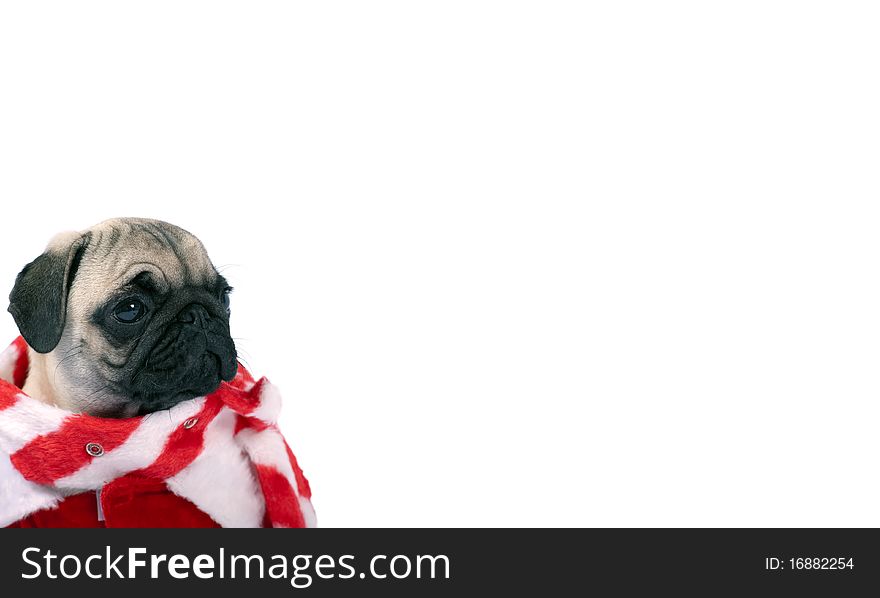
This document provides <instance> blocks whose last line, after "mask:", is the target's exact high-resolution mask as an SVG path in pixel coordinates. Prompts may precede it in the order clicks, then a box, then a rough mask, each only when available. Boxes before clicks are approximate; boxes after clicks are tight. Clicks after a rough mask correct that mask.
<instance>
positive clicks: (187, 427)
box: [183, 417, 199, 430]
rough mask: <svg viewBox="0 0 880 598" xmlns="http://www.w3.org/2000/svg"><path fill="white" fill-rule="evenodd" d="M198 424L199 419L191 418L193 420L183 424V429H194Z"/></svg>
mask: <svg viewBox="0 0 880 598" xmlns="http://www.w3.org/2000/svg"><path fill="white" fill-rule="evenodd" d="M197 423H199V418H197V417H191V418H189V419H188V420H186V421H185V422H183V427H184V428H186V429H187V430H189V429H190V428H192V427H193V426H194V425H196V424H197Z"/></svg>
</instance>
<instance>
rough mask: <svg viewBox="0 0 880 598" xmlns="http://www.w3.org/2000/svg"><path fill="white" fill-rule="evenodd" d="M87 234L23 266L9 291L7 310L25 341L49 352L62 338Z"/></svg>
mask: <svg viewBox="0 0 880 598" xmlns="http://www.w3.org/2000/svg"><path fill="white" fill-rule="evenodd" d="M87 244H88V235H84V236H82V237H79V238H78V239H76V240H75V241H74V242H73V243H72V244H71V245H70V246H69V247H68V248H66V249H51V250H48V251H46V253H44V254H43V255H41V256H40V257H38V258H37V259H35V260H34V261H32V262H31V263H30V264H28V265H27V266H25V267H24V270H22V271H21V272H19V273H18V277H17V278H16V279H15V286H14V287H12V292H11V293H10V294H9V313H11V314H12V317H13V318H15V323H16V324H17V325H18V330H19V332H21V335H22V336H23V337H24V340H26V341H27V344H28V345H30V346H31V348H33V350H34V351H36V352H37V353H48V352H50V351H51V350H52V349H54V348H55V346H56V345H57V344H58V341H60V340H61V332H62V331H63V330H64V320H65V318H66V316H67V293H68V291H69V290H70V284H71V283H72V282H73V277H74V276H75V275H76V270H77V268H79V262H80V260H81V259H82V254H83V251H84V250H85V248H86V245H87Z"/></svg>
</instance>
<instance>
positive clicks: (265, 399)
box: [248, 380, 281, 425]
mask: <svg viewBox="0 0 880 598" xmlns="http://www.w3.org/2000/svg"><path fill="white" fill-rule="evenodd" d="M280 412H281V392H280V391H279V390H278V387H277V386H275V385H274V384H272V383H271V382H269V381H268V380H266V381H265V382H264V383H263V387H262V388H261V389H260V404H259V405H258V406H257V408H256V409H254V410H253V411H251V412H250V413H248V417H255V418H257V419H258V420H260V421H261V422H264V423H267V424H269V425H272V424H274V423H275V422H276V421H278V414H279V413H280Z"/></svg>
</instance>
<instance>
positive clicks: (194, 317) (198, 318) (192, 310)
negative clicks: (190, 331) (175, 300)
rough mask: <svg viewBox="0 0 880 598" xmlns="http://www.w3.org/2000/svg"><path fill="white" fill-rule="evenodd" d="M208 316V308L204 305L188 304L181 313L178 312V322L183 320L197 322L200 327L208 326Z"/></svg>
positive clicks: (188, 322)
mask: <svg viewBox="0 0 880 598" xmlns="http://www.w3.org/2000/svg"><path fill="white" fill-rule="evenodd" d="M208 318H209V316H208V310H207V309H205V306H204V305H199V304H198V303H193V304H191V305H187V306H186V307H185V308H183V310H182V311H181V312H180V313H179V314H177V321H178V322H183V323H184V324H197V325H198V326H199V327H200V328H204V327H205V326H206V324H207V321H208Z"/></svg>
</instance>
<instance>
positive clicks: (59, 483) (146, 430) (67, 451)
mask: <svg viewBox="0 0 880 598" xmlns="http://www.w3.org/2000/svg"><path fill="white" fill-rule="evenodd" d="M27 371H28V347H27V344H26V343H25V341H24V339H22V338H18V339H16V340H15V342H13V343H12V345H10V346H9V348H7V349H6V350H5V351H3V352H2V353H0V527H313V526H314V525H315V513H314V511H313V509H312V505H311V490H310V489H309V483H308V481H307V480H306V478H305V477H304V476H303V473H302V471H301V470H300V468H299V466H298V465H297V462H296V458H295V457H294V456H293V453H292V452H291V451H290V448H289V447H288V445H287V443H286V442H285V440H284V437H283V436H282V435H281V433H280V432H279V430H278V427H277V426H276V419H277V416H278V411H279V410H280V408H281V397H280V395H279V393H278V390H277V389H276V388H275V387H274V386H272V385H271V384H270V383H269V381H268V380H266V379H265V378H262V379H260V380H259V381H255V380H254V379H253V378H252V377H251V375H250V374H249V373H248V372H247V370H245V369H244V367H242V366H239V370H238V375H237V376H236V377H235V379H234V380H233V381H232V382H230V383H225V382H224V383H223V384H221V386H220V388H219V389H217V390H216V391H215V392H214V393H212V394H210V395H208V396H207V397H200V398H196V399H193V400H191V401H185V402H183V403H180V404H178V405H175V406H174V407H172V408H171V409H167V410H165V411H160V412H156V413H152V414H149V415H146V416H142V417H134V418H129V419H109V418H99V417H93V416H90V415H85V414H81V413H71V412H68V411H64V410H62V409H59V408H57V407H53V406H51V405H46V404H44V403H42V402H40V401H38V400H36V399H33V398H31V397H29V396H27V395H25V394H24V393H23V392H22V391H21V387H22V386H23V385H24V381H25V378H26V376H27Z"/></svg>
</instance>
